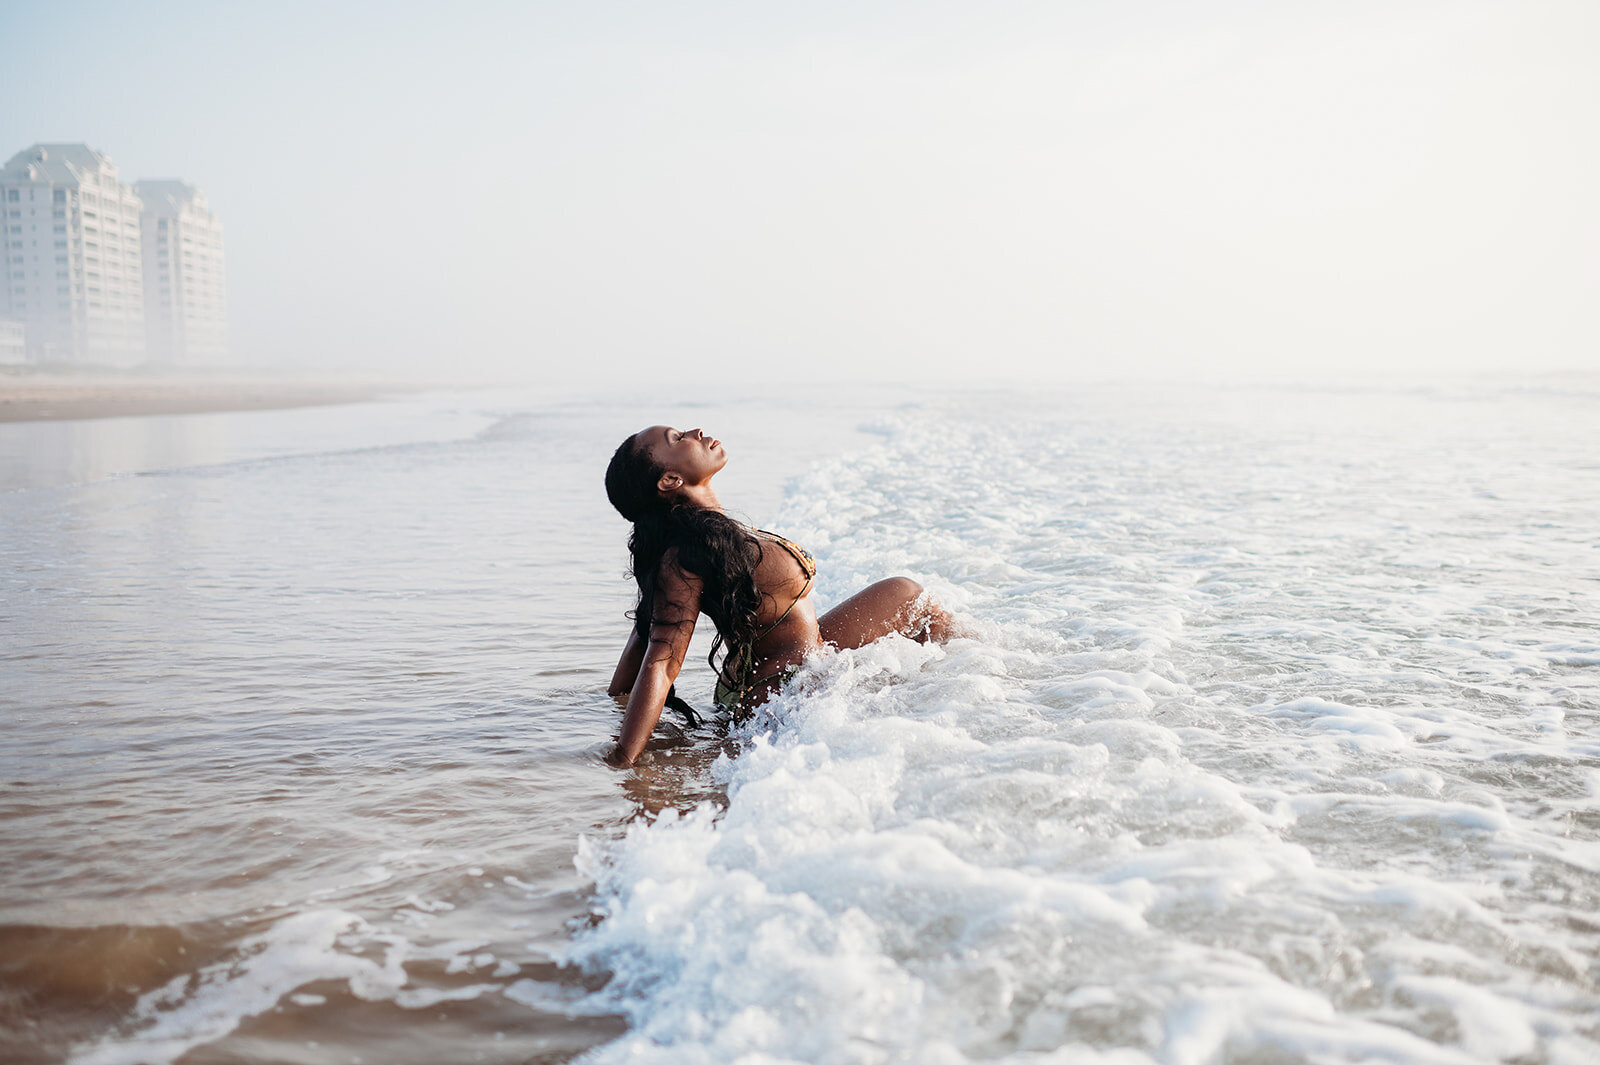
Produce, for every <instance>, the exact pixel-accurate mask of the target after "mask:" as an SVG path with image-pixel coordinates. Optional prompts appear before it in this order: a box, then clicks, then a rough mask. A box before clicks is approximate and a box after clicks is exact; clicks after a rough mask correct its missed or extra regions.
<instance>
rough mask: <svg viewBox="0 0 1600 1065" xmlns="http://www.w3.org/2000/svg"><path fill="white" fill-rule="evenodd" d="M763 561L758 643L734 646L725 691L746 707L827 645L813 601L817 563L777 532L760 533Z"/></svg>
mask: <svg viewBox="0 0 1600 1065" xmlns="http://www.w3.org/2000/svg"><path fill="white" fill-rule="evenodd" d="M755 539H756V543H757V544H758V545H759V546H760V548H761V558H760V561H759V562H757V564H756V567H755V573H754V578H755V586H756V591H757V592H758V593H759V594H760V596H761V606H760V609H759V610H757V612H756V620H757V627H756V632H757V636H756V639H755V641H754V642H753V644H750V645H746V646H734V645H730V646H729V648H728V657H727V659H726V660H725V661H724V663H723V666H722V676H721V678H720V679H721V681H722V684H721V685H719V687H720V688H721V689H722V690H723V691H725V692H727V693H728V694H729V695H731V696H732V697H733V698H735V699H736V700H737V701H738V702H739V703H740V704H741V707H742V708H744V709H748V708H749V707H750V706H753V705H754V704H755V703H756V702H759V701H760V700H761V699H763V698H765V697H766V695H768V694H770V688H771V687H773V686H775V684H769V683H768V682H769V681H773V680H774V679H775V678H777V677H780V676H782V675H783V674H784V673H785V672H786V671H788V670H789V669H791V668H792V667H795V666H798V665H799V664H800V663H801V662H802V661H803V660H804V659H805V657H806V656H807V655H808V654H810V653H811V652H812V651H814V650H816V649H817V648H818V647H819V646H821V638H820V636H819V635H818V632H817V611H816V607H815V606H814V605H813V604H812V601H811V587H812V579H813V578H814V576H815V575H816V563H815V562H814V561H813V560H812V558H811V555H810V553H809V552H807V551H806V550H805V549H804V548H802V547H801V546H800V545H798V544H796V543H794V542H793V541H790V540H786V539H784V538H783V537H781V536H778V535H777V534H775V533H769V532H765V531H762V530H756V531H755Z"/></svg>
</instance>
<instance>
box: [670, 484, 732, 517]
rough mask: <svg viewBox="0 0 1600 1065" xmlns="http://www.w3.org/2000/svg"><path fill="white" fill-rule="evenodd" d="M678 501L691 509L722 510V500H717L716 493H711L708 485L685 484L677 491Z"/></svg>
mask: <svg viewBox="0 0 1600 1065" xmlns="http://www.w3.org/2000/svg"><path fill="white" fill-rule="evenodd" d="M678 499H679V500H681V501H682V502H684V503H687V504H688V505H689V506H691V507H700V508H701V509H703V510H715V511H721V510H722V500H720V499H718V498H717V493H716V492H714V491H712V489H711V485H709V484H686V485H684V486H683V487H682V488H680V489H679V490H678Z"/></svg>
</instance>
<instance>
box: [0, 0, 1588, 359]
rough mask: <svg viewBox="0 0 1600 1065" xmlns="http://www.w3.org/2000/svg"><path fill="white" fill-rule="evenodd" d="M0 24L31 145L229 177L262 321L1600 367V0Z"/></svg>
mask: <svg viewBox="0 0 1600 1065" xmlns="http://www.w3.org/2000/svg"><path fill="white" fill-rule="evenodd" d="M0 41H4V42H5V43H4V52H5V63H4V66H3V67H0V155H3V156H4V157H9V156H10V155H11V154H12V153H13V152H16V151H20V150H21V149H22V148H24V147H26V146H28V145H29V144H31V143H33V142H35V141H80V140H81V141H86V142H87V143H89V144H90V145H92V146H93V147H96V148H98V149H100V150H101V151H103V152H105V153H107V154H108V155H110V156H111V158H112V159H113V160H114V161H115V162H116V163H117V164H118V165H119V166H120V167H121V169H122V176H123V178H124V180H127V181H132V180H134V179H137V178H145V177H178V178H182V179H184V180H187V181H190V182H192V183H195V184H197V185H199V186H200V187H201V188H202V189H204V190H205V192H206V194H207V195H208V196H209V197H210V199H211V201H212V204H213V206H214V208H215V209H216V210H217V211H218V213H219V214H220V215H221V217H222V219H223V223H224V225H225V226H226V231H227V242H228V263H229V280H230V286H231V296H232V299H231V317H232V324H233V336H234V348H235V351H236V354H237V355H238V356H239V357H240V358H241V359H243V360H244V361H246V362H250V363H255V364H268V363H273V362H287V363H293V364H297V365H318V366H328V367H394V368H395V369H396V370H397V371H400V372H413V371H415V370H418V369H433V370H436V371H437V372H440V373H450V374H461V375H481V374H489V373H501V374H513V375H517V376H532V375H535V374H539V373H551V372H553V373H559V374H562V375H564V376H572V377H580V378H591V379H596V380H601V381H613V380H617V381H623V380H626V381H633V382H640V383H646V382H648V381H650V380H653V379H662V380H669V381H674V382H677V383H679V384H688V383H692V382H694V381H697V380H699V379H701V378H708V379H710V378H714V377H715V375H729V377H731V378H732V379H734V380H738V381H740V382H751V381H763V380H775V381H781V380H784V379H792V378H797V377H798V378H805V379H822V380H827V379H830V378H838V379H841V380H849V379H852V378H877V379H894V378H897V377H901V376H907V375H912V374H917V375H922V376H926V377H932V378H935V379H942V378H950V377H960V376H968V375H973V376H976V377H978V378H980V379H987V378H989V377H1000V378H1010V379H1016V378H1025V377H1028V376H1031V375H1039V374H1047V375H1050V376H1053V377H1056V378H1072V377H1075V376H1079V375H1085V374H1088V375H1094V376H1121V375H1130V374H1148V375H1155V376H1164V375H1180V376H1190V375H1194V374H1197V373H1206V372H1210V371H1223V372H1227V371H1243V372H1249V373H1252V374H1256V373H1264V374H1269V375H1273V376H1282V375H1294V374H1299V373H1303V372H1347V371H1358V372H1366V371H1371V372H1388V371H1396V370H1398V371H1430V370H1434V369H1442V368H1464V369H1497V368H1505V369H1522V368H1528V369H1534V370H1538V369H1550V368H1563V367H1565V368H1591V369H1593V368H1600V310H1597V306H1600V298H1597V297H1600V196H1597V194H1596V190H1597V189H1600V62H1597V57H1600V3H1596V2H1595V0H1572V2H1548V0H1483V2H1473V0H1450V2H1441V3H1432V2H1406V0H1389V2H1378V3H1365V2H1360V0H1343V2H1330V3H1300V2H1294V0H1278V2H1261V3H1257V2H1235V0H1219V2H1200V0H1196V2H1184V3H1177V2H1174V3H1157V2H1143V0H1118V2H1104V3H1102V2H1091V0H1053V2H1033V3H1011V2H982V0H970V2H966V3H942V2H915V3H913V2H905V3H901V2H872V0H858V2H849V3H844V2H840V3H833V2H816V0H808V2H804V3H800V2H792V3H783V4H777V3H757V2H753V0H746V2H743V3H733V2H729V3H706V2H683V3H672V2H667V0H656V2H634V3H618V2H609V0H598V2H595V0H582V2H580V0H569V2H563V3H504V4H484V3H462V4H456V5H443V4H431V3H430V4H426V5H408V4H404V3H395V2H385V3H345V4H337V3H335V4H323V3H293V2H279V3H274V4H251V5H243V4H240V5H233V4H228V5H222V4H216V3H211V2H208V3H192V4H185V3H161V2H159V0H153V2H150V3H145V4H126V3H71V2H61V0H54V2H50V3H34V2H17V0H12V2H10V3H5V4H4V5H3V6H0ZM724 379H727V378H724Z"/></svg>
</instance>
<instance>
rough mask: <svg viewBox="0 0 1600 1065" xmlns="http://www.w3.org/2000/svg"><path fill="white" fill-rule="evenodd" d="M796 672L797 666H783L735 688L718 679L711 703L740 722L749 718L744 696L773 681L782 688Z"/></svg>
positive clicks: (720, 678) (798, 669)
mask: <svg viewBox="0 0 1600 1065" xmlns="http://www.w3.org/2000/svg"><path fill="white" fill-rule="evenodd" d="M798 672H800V667H799V665H793V666H784V667H783V668H782V669H779V670H776V671H775V672H772V673H768V674H767V675H766V676H764V677H761V678H759V679H756V680H752V681H750V682H748V683H746V684H743V685H739V686H737V687H736V686H734V685H732V684H729V683H728V681H727V679H726V678H724V677H718V678H717V690H716V693H715V694H714V695H713V696H712V701H713V702H714V703H716V704H717V709H718V710H721V711H722V712H723V713H725V714H728V715H730V716H731V717H732V718H733V719H734V720H735V721H739V720H742V719H743V718H745V717H747V716H749V713H750V710H749V708H746V707H745V705H744V697H745V696H746V695H749V694H750V693H751V692H753V691H755V690H757V689H758V688H762V687H765V686H766V685H768V684H771V683H772V682H773V681H777V682H778V687H779V688H782V687H783V686H784V685H785V684H788V683H789V681H790V680H791V679H793V677H794V675H795V674H796V673H798Z"/></svg>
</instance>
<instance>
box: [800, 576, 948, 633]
mask: <svg viewBox="0 0 1600 1065" xmlns="http://www.w3.org/2000/svg"><path fill="white" fill-rule="evenodd" d="M817 630H818V632H819V633H820V634H821V635H822V641H823V642H824V643H831V644H833V645H834V646H835V647H838V648H841V649H843V650H849V649H851V648H854V647H865V646H866V645H867V644H869V643H871V642H872V641H873V640H876V639H879V638H881V637H884V636H887V635H889V634H890V633H891V632H898V633H900V634H901V635H902V636H909V637H911V638H912V639H913V640H916V641H917V642H918V643H927V642H928V641H929V640H933V641H935V642H937V643H944V642H945V641H946V640H949V639H950V638H951V637H952V636H956V635H958V632H957V628H956V623H955V620H954V619H953V618H951V616H950V612H949V611H947V610H945V609H944V607H942V606H940V605H939V604H938V603H936V602H934V601H933V599H932V598H931V597H929V596H927V595H925V594H924V593H923V591H922V585H920V584H918V583H917V582H916V581H914V580H912V579H911V578H910V577H890V578H889V579H888V580H882V581H879V582H878V583H877V584H873V585H869V586H867V587H866V588H864V589H862V590H861V591H859V592H857V593H856V594H855V595H852V596H851V597H850V598H849V599H846V600H845V601H844V602H842V603H840V604H839V605H838V606H836V607H834V608H833V609H832V610H830V611H828V612H827V613H826V614H824V615H822V616H821V617H820V618H818V619H817Z"/></svg>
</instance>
